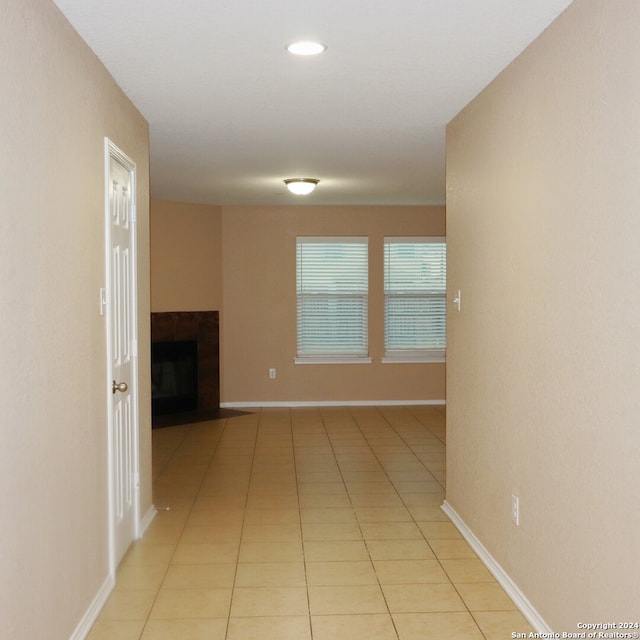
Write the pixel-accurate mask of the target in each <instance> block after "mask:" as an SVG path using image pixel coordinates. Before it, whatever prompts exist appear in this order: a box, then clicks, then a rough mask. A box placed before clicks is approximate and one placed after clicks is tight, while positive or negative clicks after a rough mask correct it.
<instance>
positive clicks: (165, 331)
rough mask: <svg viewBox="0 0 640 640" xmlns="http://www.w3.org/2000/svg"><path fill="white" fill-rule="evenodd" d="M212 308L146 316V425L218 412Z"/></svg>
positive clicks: (184, 420)
mask: <svg viewBox="0 0 640 640" xmlns="http://www.w3.org/2000/svg"><path fill="white" fill-rule="evenodd" d="M218 334H219V322H218V312H217V311H169V312H154V313H152V314H151V383H152V399H151V405H152V424H153V426H154V427H160V426H168V425H171V424H186V423H189V422H197V421H199V420H205V419H211V417H212V416H213V417H215V416H217V415H219V413H220V411H221V410H220V373H219V360H220V356H219V349H220V347H219V338H218Z"/></svg>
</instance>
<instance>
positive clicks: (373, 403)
mask: <svg viewBox="0 0 640 640" xmlns="http://www.w3.org/2000/svg"><path fill="white" fill-rule="evenodd" d="M445 404H446V401H445V400H301V401H299V400H283V401H281V402H265V401H264V400H256V401H255V402H221V403H220V408H221V409H236V408H251V407H253V408H256V409H259V408H261V407H265V408H268V407H399V406H403V405H406V406H411V405H420V406H427V405H428V406H445Z"/></svg>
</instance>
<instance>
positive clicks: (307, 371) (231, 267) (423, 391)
mask: <svg viewBox="0 0 640 640" xmlns="http://www.w3.org/2000/svg"><path fill="white" fill-rule="evenodd" d="M222 212H223V222H222V229H223V235H222V239H223V261H224V263H223V273H224V291H223V308H222V316H221V317H222V321H221V332H222V346H221V354H222V362H223V378H222V401H223V402H226V403H232V404H233V403H243V402H261V403H262V402H333V401H341V402H344V401H383V400H443V399H444V397H445V388H444V377H445V371H444V370H445V366H444V364H384V365H383V364H381V362H380V358H381V356H382V352H383V330H384V329H383V310H384V298H383V261H382V250H383V238H384V236H385V235H389V236H393V235H398V236H401V235H445V211H444V207H337V206H333V207H318V206H286V207H223V209H222ZM304 235H308V236H314V235H315V236H326V235H330V236H344V235H364V236H368V237H369V255H370V261H369V266H370V269H369V291H370V300H369V352H370V355H371V356H372V357H373V363H372V364H366V365H362V364H358V365H346V364H343V365H295V364H294V357H295V355H296V287H295V274H296V264H295V252H296V247H295V245H296V236H304ZM271 367H274V368H276V370H277V378H276V379H275V380H269V378H268V370H269V368H271Z"/></svg>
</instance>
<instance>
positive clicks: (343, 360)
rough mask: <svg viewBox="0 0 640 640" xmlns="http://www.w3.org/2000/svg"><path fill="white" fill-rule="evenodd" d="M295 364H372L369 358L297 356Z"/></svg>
mask: <svg viewBox="0 0 640 640" xmlns="http://www.w3.org/2000/svg"><path fill="white" fill-rule="evenodd" d="M293 362H294V364H371V363H372V362H373V358H370V357H368V356H297V357H296V358H294V360H293Z"/></svg>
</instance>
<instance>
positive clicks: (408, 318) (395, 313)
mask: <svg viewBox="0 0 640 640" xmlns="http://www.w3.org/2000/svg"><path fill="white" fill-rule="evenodd" d="M446 283H447V251H446V243H445V239H444V238H385V241H384V348H385V357H384V358H383V362H392V361H414V362H424V361H436V362H444V359H445V349H446Z"/></svg>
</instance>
